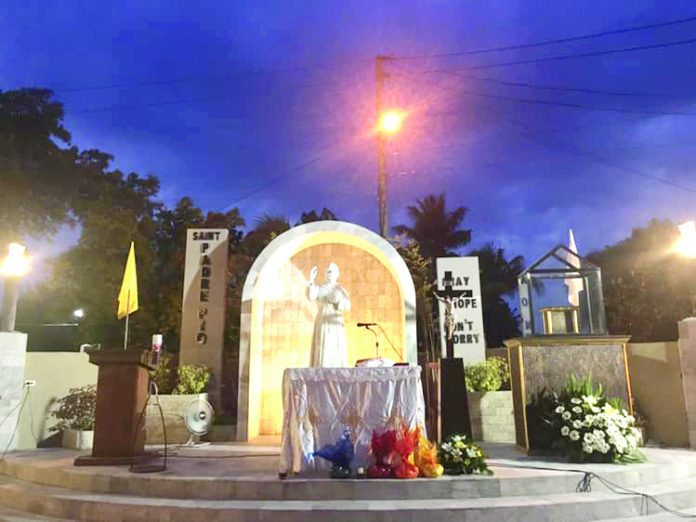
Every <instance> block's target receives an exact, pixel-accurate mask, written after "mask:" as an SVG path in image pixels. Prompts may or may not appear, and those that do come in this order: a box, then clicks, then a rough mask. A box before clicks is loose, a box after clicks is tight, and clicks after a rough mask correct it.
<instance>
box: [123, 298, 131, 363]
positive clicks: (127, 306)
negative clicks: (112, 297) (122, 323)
mask: <svg viewBox="0 0 696 522" xmlns="http://www.w3.org/2000/svg"><path fill="white" fill-rule="evenodd" d="M129 321H130V288H129V289H128V300H127V301H126V334H125V335H124V336H123V349H124V350H127V349H128V323H129Z"/></svg>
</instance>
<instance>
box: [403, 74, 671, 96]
mask: <svg viewBox="0 0 696 522" xmlns="http://www.w3.org/2000/svg"><path fill="white" fill-rule="evenodd" d="M406 74H408V73H406ZM452 74H455V75H457V76H459V77H461V78H465V79H468V80H475V81H479V82H487V83H495V84H498V85H504V86H506V87H524V88H527V89H537V90H544V91H556V92H558V91H560V92H577V93H581V94H598V95H602V96H620V97H626V98H628V97H630V98H664V99H674V100H682V99H683V98H682V97H680V96H675V95H671V94H664V93H651V92H634V91H609V90H602V89H590V88H586V87H567V86H562V85H543V84H538V83H530V82H516V81H512V80H504V79H500V78H490V77H481V76H475V75H472V74H466V73H462V72H459V71H453V72H452ZM395 75H399V74H398V73H396V74H395Z"/></svg>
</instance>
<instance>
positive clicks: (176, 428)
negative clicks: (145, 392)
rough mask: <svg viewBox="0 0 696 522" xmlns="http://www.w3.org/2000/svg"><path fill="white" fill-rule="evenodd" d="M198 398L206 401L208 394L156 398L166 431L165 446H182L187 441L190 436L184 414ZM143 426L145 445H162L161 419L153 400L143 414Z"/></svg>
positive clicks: (152, 399)
mask: <svg viewBox="0 0 696 522" xmlns="http://www.w3.org/2000/svg"><path fill="white" fill-rule="evenodd" d="M199 397H200V398H202V399H205V400H207V399H208V394H207V393H201V394H200V395H160V396H159V397H158V398H159V403H160V406H161V407H162V414H163V416H164V428H165V429H166V430H167V444H184V443H186V442H187V441H188V439H189V435H190V434H189V431H188V429H187V428H186V424H185V423H184V412H185V411H186V408H187V407H188V405H189V404H190V403H191V402H192V401H194V400H196V399H198V398H199ZM212 420H213V419H211V422H212ZM145 426H146V433H145V444H163V443H164V433H163V430H162V417H161V416H160V412H159V408H158V407H157V403H156V400H155V399H154V398H151V399H150V403H149V404H148V407H147V411H146V413H145Z"/></svg>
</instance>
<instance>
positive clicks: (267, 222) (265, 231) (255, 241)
mask: <svg viewBox="0 0 696 522" xmlns="http://www.w3.org/2000/svg"><path fill="white" fill-rule="evenodd" d="M287 230H290V222H289V221H288V218H286V217H284V216H278V215H273V214H264V215H262V216H261V217H259V218H257V219H256V224H255V226H254V228H253V229H252V230H251V231H250V232H249V233H248V234H247V235H246V236H245V237H244V239H243V241H242V251H243V252H244V253H245V254H246V255H247V256H249V257H251V258H252V262H253V259H256V257H257V256H258V255H259V254H260V253H261V251H262V250H263V249H264V248H266V245H268V243H270V242H271V241H273V239H275V238H276V237H277V236H279V235H280V234H282V233H283V232H286V231H287ZM250 266H251V265H250Z"/></svg>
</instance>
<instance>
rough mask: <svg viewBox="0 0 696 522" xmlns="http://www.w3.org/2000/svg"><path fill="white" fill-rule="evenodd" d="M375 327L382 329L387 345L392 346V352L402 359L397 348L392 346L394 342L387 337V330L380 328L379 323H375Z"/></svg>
mask: <svg viewBox="0 0 696 522" xmlns="http://www.w3.org/2000/svg"><path fill="white" fill-rule="evenodd" d="M377 328H379V329H380V330H382V333H383V334H384V337H385V339H386V340H387V342H388V343H389V346H391V347H392V350H394V353H395V354H396V356H397V357H398V358H399V359H403V355H401V354H400V353H399V352H398V350H397V349H396V347H395V346H394V343H393V342H391V339H389V336H388V335H387V332H385V331H384V328H382V325H381V324H379V323H377ZM378 357H379V356H378Z"/></svg>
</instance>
